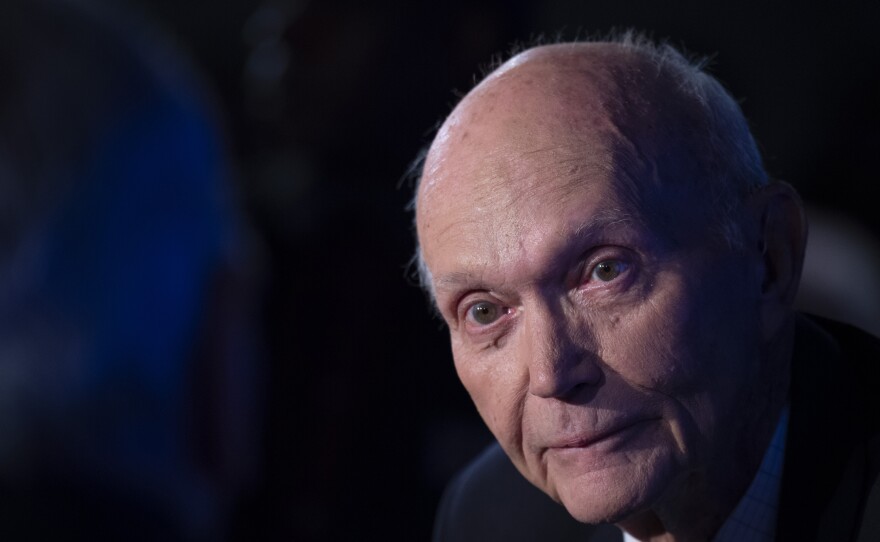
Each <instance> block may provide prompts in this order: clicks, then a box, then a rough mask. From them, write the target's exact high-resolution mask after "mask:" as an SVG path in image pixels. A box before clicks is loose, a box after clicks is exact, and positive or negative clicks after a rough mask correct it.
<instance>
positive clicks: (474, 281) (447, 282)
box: [434, 271, 483, 290]
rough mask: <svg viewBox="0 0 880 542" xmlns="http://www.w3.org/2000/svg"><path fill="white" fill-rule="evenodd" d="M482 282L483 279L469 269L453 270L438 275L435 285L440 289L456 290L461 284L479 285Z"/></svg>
mask: <svg viewBox="0 0 880 542" xmlns="http://www.w3.org/2000/svg"><path fill="white" fill-rule="evenodd" d="M482 283H483V281H482V280H481V279H480V278H479V277H478V276H477V275H476V274H475V273H471V272H469V271H453V272H451V273H446V274H444V275H443V276H440V277H437V279H436V281H435V283H434V287H435V289H438V290H454V289H457V288H460V287H461V286H465V285H471V286H478V285H481V284H482Z"/></svg>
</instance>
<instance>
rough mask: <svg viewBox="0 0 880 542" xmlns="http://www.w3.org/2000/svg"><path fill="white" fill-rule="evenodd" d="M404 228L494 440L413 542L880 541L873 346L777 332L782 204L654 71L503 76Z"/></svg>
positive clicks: (747, 150)
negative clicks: (421, 541) (430, 533)
mask: <svg viewBox="0 0 880 542" xmlns="http://www.w3.org/2000/svg"><path fill="white" fill-rule="evenodd" d="M416 225H417V231H418V239H419V244H420V249H419V260H420V264H421V272H422V279H423V282H424V284H425V286H426V287H427V288H428V289H429V291H430V292H431V293H432V295H433V296H434V300H435V302H436V305H437V308H438V310H439V312H440V314H441V315H442V317H443V319H444V320H445V321H446V323H447V324H448V326H449V332H450V338H451V341H452V351H453V356H454V359H455V367H456V370H457V372H458V375H459V377H460V379H461V381H462V383H463V384H464V386H465V387H466V388H467V390H468V392H469V393H470V395H471V397H472V399H473V401H474V403H475V404H476V407H477V409H478V411H479V413H480V415H481V416H482V418H483V420H484V421H485V422H486V424H487V425H488V426H489V428H490V430H491V431H492V433H493V434H494V436H495V437H496V439H497V441H498V444H497V445H495V446H493V447H492V448H490V449H489V450H488V451H487V452H486V453H484V454H483V455H482V456H481V457H480V458H478V459H477V460H476V462H475V463H473V464H472V465H471V466H470V467H469V468H468V469H467V470H465V471H464V472H463V473H462V474H461V475H459V476H458V477H457V479H456V480H455V481H454V483H453V484H452V485H451V486H450V488H449V489H448V490H447V492H446V495H445V496H444V500H443V503H442V505H441V509H440V512H439V515H438V520H437V525H436V528H435V539H436V540H455V541H467V540H581V541H583V540H605V539H607V540H620V539H621V536H623V537H625V538H626V539H628V540H633V539H636V540H774V539H777V540H819V539H821V540H855V539H858V540H868V539H871V540H875V539H876V537H877V536H878V534H880V525H878V523H880V518H878V512H880V489H877V488H874V484H875V480H876V479H877V471H878V468H880V454H878V453H877V452H878V451H880V438H878V411H880V408H878V401H877V399H876V398H874V397H871V394H869V393H868V390H867V387H868V383H869V382H870V380H869V379H868V374H869V372H868V371H869V367H868V363H872V362H873V363H877V359H878V352H880V349H878V344H877V342H876V340H875V339H874V338H873V337H870V336H868V335H866V334H863V333H861V332H859V331H857V330H855V329H852V328H849V327H846V326H843V325H840V324H836V323H833V322H829V321H818V320H815V319H813V320H811V319H808V318H807V317H805V316H802V315H798V314H796V312H795V311H794V309H793V308H792V305H793V299H794V296H795V293H796V291H797V287H798V281H799V277H800V271H801V264H802V260H803V252H804V246H805V240H806V223H805V219H804V214H803V211H802V207H801V203H800V200H799V198H798V196H797V194H796V193H795V191H794V190H793V189H792V188H791V187H790V186H789V185H787V184H785V183H781V182H775V181H770V180H768V178H767V175H766V173H765V172H764V169H763V166H762V163H761V158H760V155H759V153H758V151H757V148H756V145H755V142H754V140H753V139H752V136H751V135H750V133H749V130H748V126H747V123H746V121H745V119H744V118H743V116H742V113H741V111H740V110H739V108H738V106H737V104H736V102H735V101H734V100H733V99H732V98H731V97H730V96H729V95H728V94H727V92H726V91H725V90H724V89H723V88H722V87H721V85H720V84H719V83H718V82H717V81H715V80H714V79H713V78H712V77H710V76H709V75H707V74H706V73H704V72H703V71H701V69H700V67H699V66H695V65H692V64H690V63H689V62H688V61H687V60H685V59H684V58H683V57H682V56H681V55H680V54H679V53H677V52H676V51H675V50H673V49H672V48H670V47H667V46H656V45H653V44H651V43H648V42H646V41H645V40H641V39H637V38H632V37H627V38H624V39H622V40H620V41H618V42H594V43H568V44H556V45H549V46H542V47H537V48H534V49H530V50H527V51H525V52H523V53H521V54H518V55H517V56H515V57H514V58H512V59H511V60H509V61H508V62H506V63H505V64H503V65H502V66H501V67H499V68H498V69H496V70H495V71H494V72H493V73H491V74H490V75H489V76H488V77H487V78H485V80H483V81H482V82H481V83H480V84H479V85H478V86H477V87H476V88H474V89H473V90H472V91H471V92H470V93H469V94H468V95H467V96H465V98H464V99H463V100H462V101H461V103H459V104H458V106H457V107H456V108H455V109H454V111H453V112H452V113H451V114H450V115H449V117H448V118H447V119H446V121H445V123H444V124H443V125H442V127H441V128H440V130H439V132H438V134H437V136H436V138H435V139H434V141H433V143H432V145H431V147H430V150H429V152H428V155H427V157H426V159H425V163H424V169H423V172H422V178H421V181H420V183H419V187H418V191H417V196H416ZM828 263H829V265H833V264H834V262H828ZM840 272H842V273H845V272H846V269H841V270H840ZM499 448H500V450H503V453H502V452H501V451H500V450H499ZM872 452H873V453H872ZM514 468H515V470H514ZM516 471H519V474H521V475H522V477H524V478H525V480H527V481H528V482H530V484H529V483H526V482H525V481H524V480H523V479H522V477H520V476H518V475H517V474H516ZM532 486H534V487H536V488H538V489H539V490H541V491H542V492H543V493H545V494H546V495H549V497H551V498H552V500H553V501H557V502H559V503H561V504H562V506H563V507H564V511H563V509H562V507H559V506H558V505H555V504H554V503H553V502H552V501H550V499H547V498H546V497H544V496H543V495H540V494H539V493H538V492H537V490H535V489H534V488H533V487H532ZM872 489H873V492H872ZM868 503H869V504H868ZM869 505H870V506H869ZM866 506H869V507H870V509H871V510H873V513H872V512H869V511H868V509H867V508H866ZM566 512H567V513H566ZM572 518H573V519H572ZM612 523H613V524H616V526H617V527H611V526H608V525H606V526H604V527H599V528H595V527H590V526H589V524H612ZM618 528H619V529H618ZM621 530H622V531H623V534H621ZM859 536H861V537H862V538H857V537H859ZM591 537H592V538H591Z"/></svg>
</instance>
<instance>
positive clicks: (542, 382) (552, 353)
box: [522, 307, 602, 399]
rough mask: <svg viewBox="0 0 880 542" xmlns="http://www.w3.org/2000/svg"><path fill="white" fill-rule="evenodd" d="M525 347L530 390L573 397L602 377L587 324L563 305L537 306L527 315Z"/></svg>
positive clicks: (556, 395)
mask: <svg viewBox="0 0 880 542" xmlns="http://www.w3.org/2000/svg"><path fill="white" fill-rule="evenodd" d="M525 328H526V329H525V331H526V333H525V337H524V338H525V345H524V347H523V348H522V350H523V354H524V356H525V360H526V363H527V364H528V369H529V393H531V394H532V395H536V396H538V397H544V398H550V397H555V398H559V399H567V398H570V397H571V395H572V394H574V393H576V392H577V390H579V389H581V388H582V387H583V386H585V385H586V386H591V385H596V384H598V383H599V382H600V381H601V378H602V369H601V367H600V365H599V363H598V362H597V358H596V354H595V348H594V345H593V343H594V340H593V338H592V337H591V335H592V334H591V331H590V330H589V329H588V328H587V326H586V325H585V324H581V323H579V322H577V321H574V319H572V318H571V317H569V316H566V315H565V314H564V311H563V310H562V309H561V308H559V309H558V310H554V309H553V308H552V307H538V308H533V310H532V311H530V314H528V315H527V317H526V322H525Z"/></svg>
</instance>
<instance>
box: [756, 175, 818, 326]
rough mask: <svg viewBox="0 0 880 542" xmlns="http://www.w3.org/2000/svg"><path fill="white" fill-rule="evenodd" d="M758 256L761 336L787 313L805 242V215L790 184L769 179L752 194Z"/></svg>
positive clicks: (778, 322)
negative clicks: (759, 265)
mask: <svg viewBox="0 0 880 542" xmlns="http://www.w3.org/2000/svg"><path fill="white" fill-rule="evenodd" d="M750 205H751V207H752V211H753V213H754V214H753V216H754V217H755V218H756V225H757V227H758V231H757V233H758V250H759V258H760V259H761V263H762V264H763V265H762V266H761V270H762V271H761V273H762V277H761V319H762V325H763V331H764V337H765V339H769V338H771V337H773V336H774V335H775V334H776V333H777V332H778V331H779V329H780V328H781V327H782V326H783V325H784V324H785V322H786V321H787V320H788V319H789V318H790V317H791V314H792V307H793V305H794V299H795V295H796V294H797V289H798V284H799V283H800V278H801V269H802V268H803V262H804V251H805V248H806V244H807V218H806V213H805V212H804V207H803V203H802V202H801V199H800V196H798V194H797V192H796V191H795V190H794V188H792V187H791V185H789V184H788V183H785V182H782V181H773V182H772V183H771V184H770V185H768V186H766V187H764V188H762V189H761V190H760V191H759V192H758V193H756V194H754V195H753V196H752V199H751V200H750Z"/></svg>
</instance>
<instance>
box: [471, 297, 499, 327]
mask: <svg viewBox="0 0 880 542" xmlns="http://www.w3.org/2000/svg"><path fill="white" fill-rule="evenodd" d="M503 314H504V309H502V308H501V307H499V306H498V305H496V304H495V303H489V302H488V301H480V302H479V303H476V304H474V305H473V306H472V307H471V308H470V309H468V315H469V316H470V317H471V319H472V320H473V321H474V322H476V323H478V324H480V325H481V326H488V325H489V324H491V323H493V322H494V321H495V320H498V319H499V318H501V316H502V315H503Z"/></svg>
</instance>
